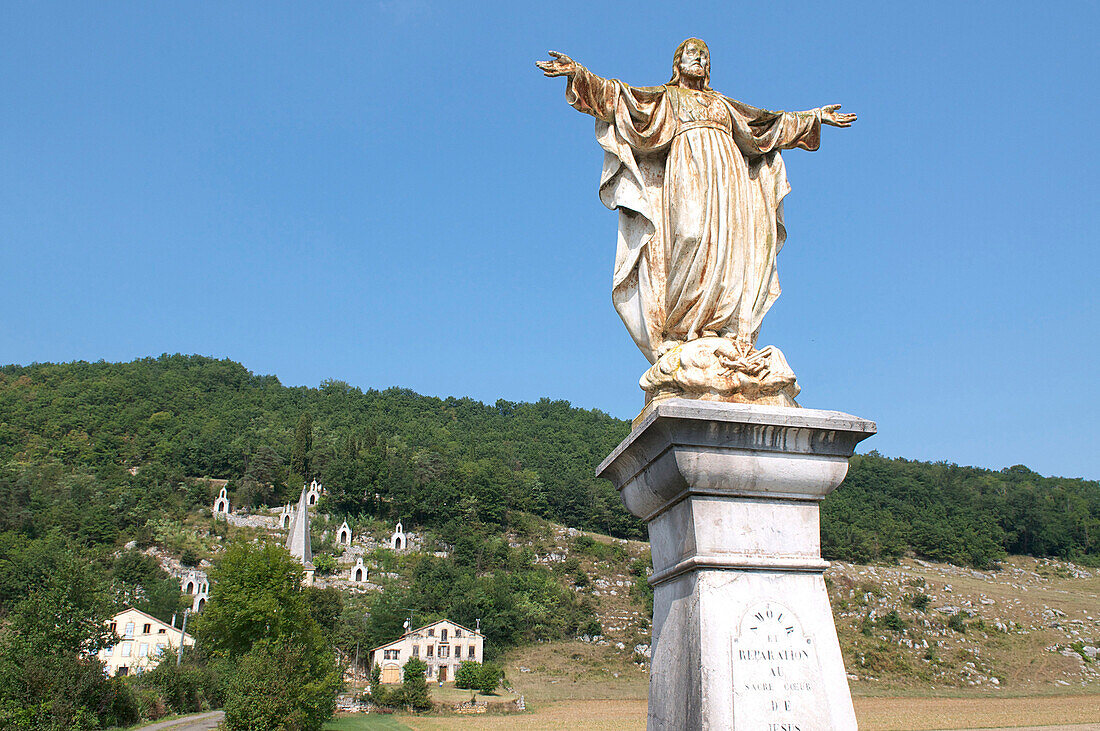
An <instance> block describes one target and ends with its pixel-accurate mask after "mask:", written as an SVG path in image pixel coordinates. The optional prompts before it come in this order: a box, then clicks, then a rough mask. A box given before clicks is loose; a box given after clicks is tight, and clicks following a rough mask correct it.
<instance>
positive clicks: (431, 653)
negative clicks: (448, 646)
mask: <svg viewBox="0 0 1100 731" xmlns="http://www.w3.org/2000/svg"><path fill="white" fill-rule="evenodd" d="M434 655H435V645H428V657H432V656H434Z"/></svg>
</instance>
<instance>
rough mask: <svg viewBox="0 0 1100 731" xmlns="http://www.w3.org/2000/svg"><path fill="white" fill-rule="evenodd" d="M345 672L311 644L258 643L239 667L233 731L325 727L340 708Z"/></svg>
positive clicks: (228, 708)
mask: <svg viewBox="0 0 1100 731" xmlns="http://www.w3.org/2000/svg"><path fill="white" fill-rule="evenodd" d="M339 687H340V672H339V670H338V669H337V667H336V666H335V664H331V665H328V666H327V667H326V666H325V664H324V659H323V658H320V657H318V656H317V655H316V653H314V652H312V650H311V648H309V647H305V646H302V645H297V644H293V643H290V642H266V641H264V642H258V643H256V644H255V645H254V646H253V647H252V649H251V650H249V652H248V653H246V654H245V655H244V656H243V657H242V658H241V660H240V662H239V663H238V665H237V672H236V675H235V676H234V677H233V681H232V683H230V688H229V694H228V698H227V699H226V703H225V727H226V728H227V729H229V731H253V730H254V729H280V730H281V731H321V728H322V727H323V726H324V724H325V722H326V721H328V720H329V719H331V718H332V716H333V714H334V713H335V711H336V691H337V690H338V689H339Z"/></svg>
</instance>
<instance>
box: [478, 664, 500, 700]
mask: <svg viewBox="0 0 1100 731" xmlns="http://www.w3.org/2000/svg"><path fill="white" fill-rule="evenodd" d="M503 676H504V670H503V669H502V668H501V667H500V666H499V665H496V664H494V663H491V662H487V663H485V664H484V665H482V666H481V672H480V673H479V677H478V685H477V687H478V689H480V690H481V692H482V693H485V694H486V695H488V694H489V693H495V692H496V689H497V686H498V685H500V679H501V678H502V677H503Z"/></svg>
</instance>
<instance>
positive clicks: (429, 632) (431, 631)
mask: <svg viewBox="0 0 1100 731" xmlns="http://www.w3.org/2000/svg"><path fill="white" fill-rule="evenodd" d="M428 637H435V629H434V628H433V629H430V630H428Z"/></svg>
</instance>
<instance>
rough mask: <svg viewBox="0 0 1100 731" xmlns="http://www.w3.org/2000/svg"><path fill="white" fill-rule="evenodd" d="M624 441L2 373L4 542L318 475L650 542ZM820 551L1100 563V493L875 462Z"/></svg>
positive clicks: (613, 428)
mask: <svg viewBox="0 0 1100 731" xmlns="http://www.w3.org/2000/svg"><path fill="white" fill-rule="evenodd" d="M310 420H311V421H312V426H311V428H309V426H308V422H309V421H310ZM303 422H304V423H305V424H306V428H305V433H304V434H303V431H302V426H303ZM628 432H629V423H628V422H626V421H622V420H619V419H614V418H612V417H610V416H609V415H607V414H605V413H603V412H600V411H598V410H583V409H577V408H573V407H571V406H570V404H569V403H568V402H565V401H551V400H549V399H542V400H540V401H539V402H537V403H511V402H507V401H503V400H502V401H498V402H497V403H495V404H492V405H487V404H483V403H480V402H477V401H473V400H471V399H467V398H463V399H456V398H448V399H439V398H434V397H428V396H421V395H419V394H416V393H414V392H412V391H409V390H407V389H398V388H391V389H387V390H385V391H376V390H373V389H371V390H368V391H365V392H364V391H361V390H359V389H357V388H353V387H351V386H349V385H348V384H346V383H343V382H340V381H326V382H324V383H323V384H321V386H320V387H319V388H304V387H299V388H288V387H285V386H283V385H282V384H281V383H280V382H279V380H278V379H277V378H276V377H274V376H257V375H254V374H252V373H250V372H249V371H248V370H246V369H245V368H244V367H243V366H241V365H240V364H238V363H235V362H232V361H229V360H214V359H210V358H205V357H201V356H182V355H172V356H168V355H165V356H161V357H159V358H145V359H142V360H137V361H134V362H131V363H105V362H99V363H84V362H77V363H67V364H35V365H31V366H4V367H2V368H0V465H2V466H3V473H2V475H0V501H2V502H3V504H4V505H5V506H7V507H6V509H5V510H4V511H3V512H0V530H5V529H16V530H20V529H22V530H34V531H45V530H48V529H49V528H50V527H53V526H58V527H63V528H64V529H65V530H66V531H68V532H70V533H71V534H74V535H80V536H84V537H85V539H86V540H88V541H90V542H103V541H109V540H111V539H112V538H113V537H115V536H116V535H121V534H128V533H131V532H133V531H135V530H140V529H141V528H142V527H143V526H144V525H145V523H146V522H147V521H148V519H149V517H150V516H152V515H154V514H159V513H161V512H163V511H164V510H166V509H168V510H171V509H172V508H173V506H178V507H179V508H187V507H190V506H194V505H196V504H200V503H205V502H206V501H208V500H209V496H208V495H205V494H202V493H201V490H200V491H198V492H197V491H196V490H198V488H195V487H194V486H193V485H192V484H191V483H190V482H189V481H188V480H187V478H190V477H197V476H209V477H215V478H224V479H229V480H230V481H231V484H230V488H231V494H233V496H234V505H258V504H262V503H266V504H277V503H280V502H283V501H285V499H286V498H287V493H288V492H294V491H295V490H296V489H297V488H296V487H295V486H296V485H300V484H301V482H300V481H301V480H302V479H309V478H312V477H318V478H320V479H322V480H323V481H324V483H325V485H326V487H327V488H328V489H329V490H330V496H329V500H330V504H331V506H332V508H333V509H334V510H335V511H336V512H339V513H344V514H349V515H375V516H378V517H382V518H402V519H404V520H406V521H411V522H413V523H420V524H425V525H429V526H432V527H434V528H436V529H438V530H440V532H441V533H442V534H444V535H446V534H448V533H451V532H452V531H457V530H460V528H459V526H461V525H463V524H468V523H469V522H470V521H475V522H479V523H483V524H488V525H493V524H497V525H502V524H504V523H505V522H506V515H507V512H508V511H509V510H517V509H518V510H523V511H528V512H531V513H534V514H536V515H539V516H542V517H545V518H548V519H550V520H554V521H556V522H560V523H563V524H565V525H569V526H574V527H578V528H585V529H590V530H597V531H601V532H606V533H610V534H613V535H619V536H624V537H643V536H644V528H643V527H642V526H641V525H640V524H639V522H638V521H636V520H634V519H633V518H632V517H631V516H629V515H628V514H627V513H626V512H625V510H624V509H623V508H622V506H621V504H620V503H619V500H618V496H617V495H616V493H615V491H614V490H613V489H612V487H611V486H610V484H609V483H607V482H605V481H602V480H597V479H596V478H595V477H594V476H593V469H594V467H595V465H597V464H598V463H599V462H600V460H602V459H603V457H604V456H606V455H607V453H608V452H609V451H610V450H611V449H612V448H613V447H614V446H615V445H616V444H617V443H618V442H619V441H620V440H621V439H622V438H623V437H624V436H625V435H626V434H627V433H628ZM134 468H136V469H134ZM292 470H293V471H292ZM133 471H136V472H137V474H136V475H135V474H131V472H133ZM302 473H305V474H302ZM288 484H289V485H291V487H289V488H288ZM448 528H451V530H448ZM822 540H823V550H824V553H825V554H826V556H827V557H834V558H843V559H850V560H869V559H877V558H890V557H894V556H898V555H901V554H904V553H905V552H907V551H913V552H916V553H917V554H918V555H923V556H927V557H931V558H940V559H945V560H950V561H953V562H957V563H970V564H975V565H984V564H988V563H989V562H991V561H995V560H996V559H997V558H998V557H1000V556H1001V555H1004V553H1005V552H1006V551H1007V552H1012V553H1022V554H1030V555H1037V556H1042V555H1057V556H1062V557H1067V558H1073V559H1076V560H1085V561H1095V560H1097V559H1098V558H1100V483H1097V482H1096V481H1086V480H1079V479H1065V478H1046V477H1042V476H1040V475H1037V474H1035V473H1033V472H1031V471H1030V470H1028V469H1027V468H1025V467H1022V466H1016V467H1011V468H1007V469H1005V470H1001V471H991V470H985V469H978V468H972V467H959V466H956V465H952V464H945V463H935V464H932V463H925V462H913V461H908V460H904V459H887V458H884V457H881V456H879V455H877V453H874V452H872V453H871V454H870V455H865V456H858V457H856V458H854V459H853V460H852V466H851V470H850V472H849V476H848V478H847V480H846V482H845V485H844V486H843V487H842V488H841V489H840V490H838V491H837V492H836V493H834V494H833V495H832V496H830V497H829V498H828V499H827V500H826V501H825V504H824V507H823V512H822Z"/></svg>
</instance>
